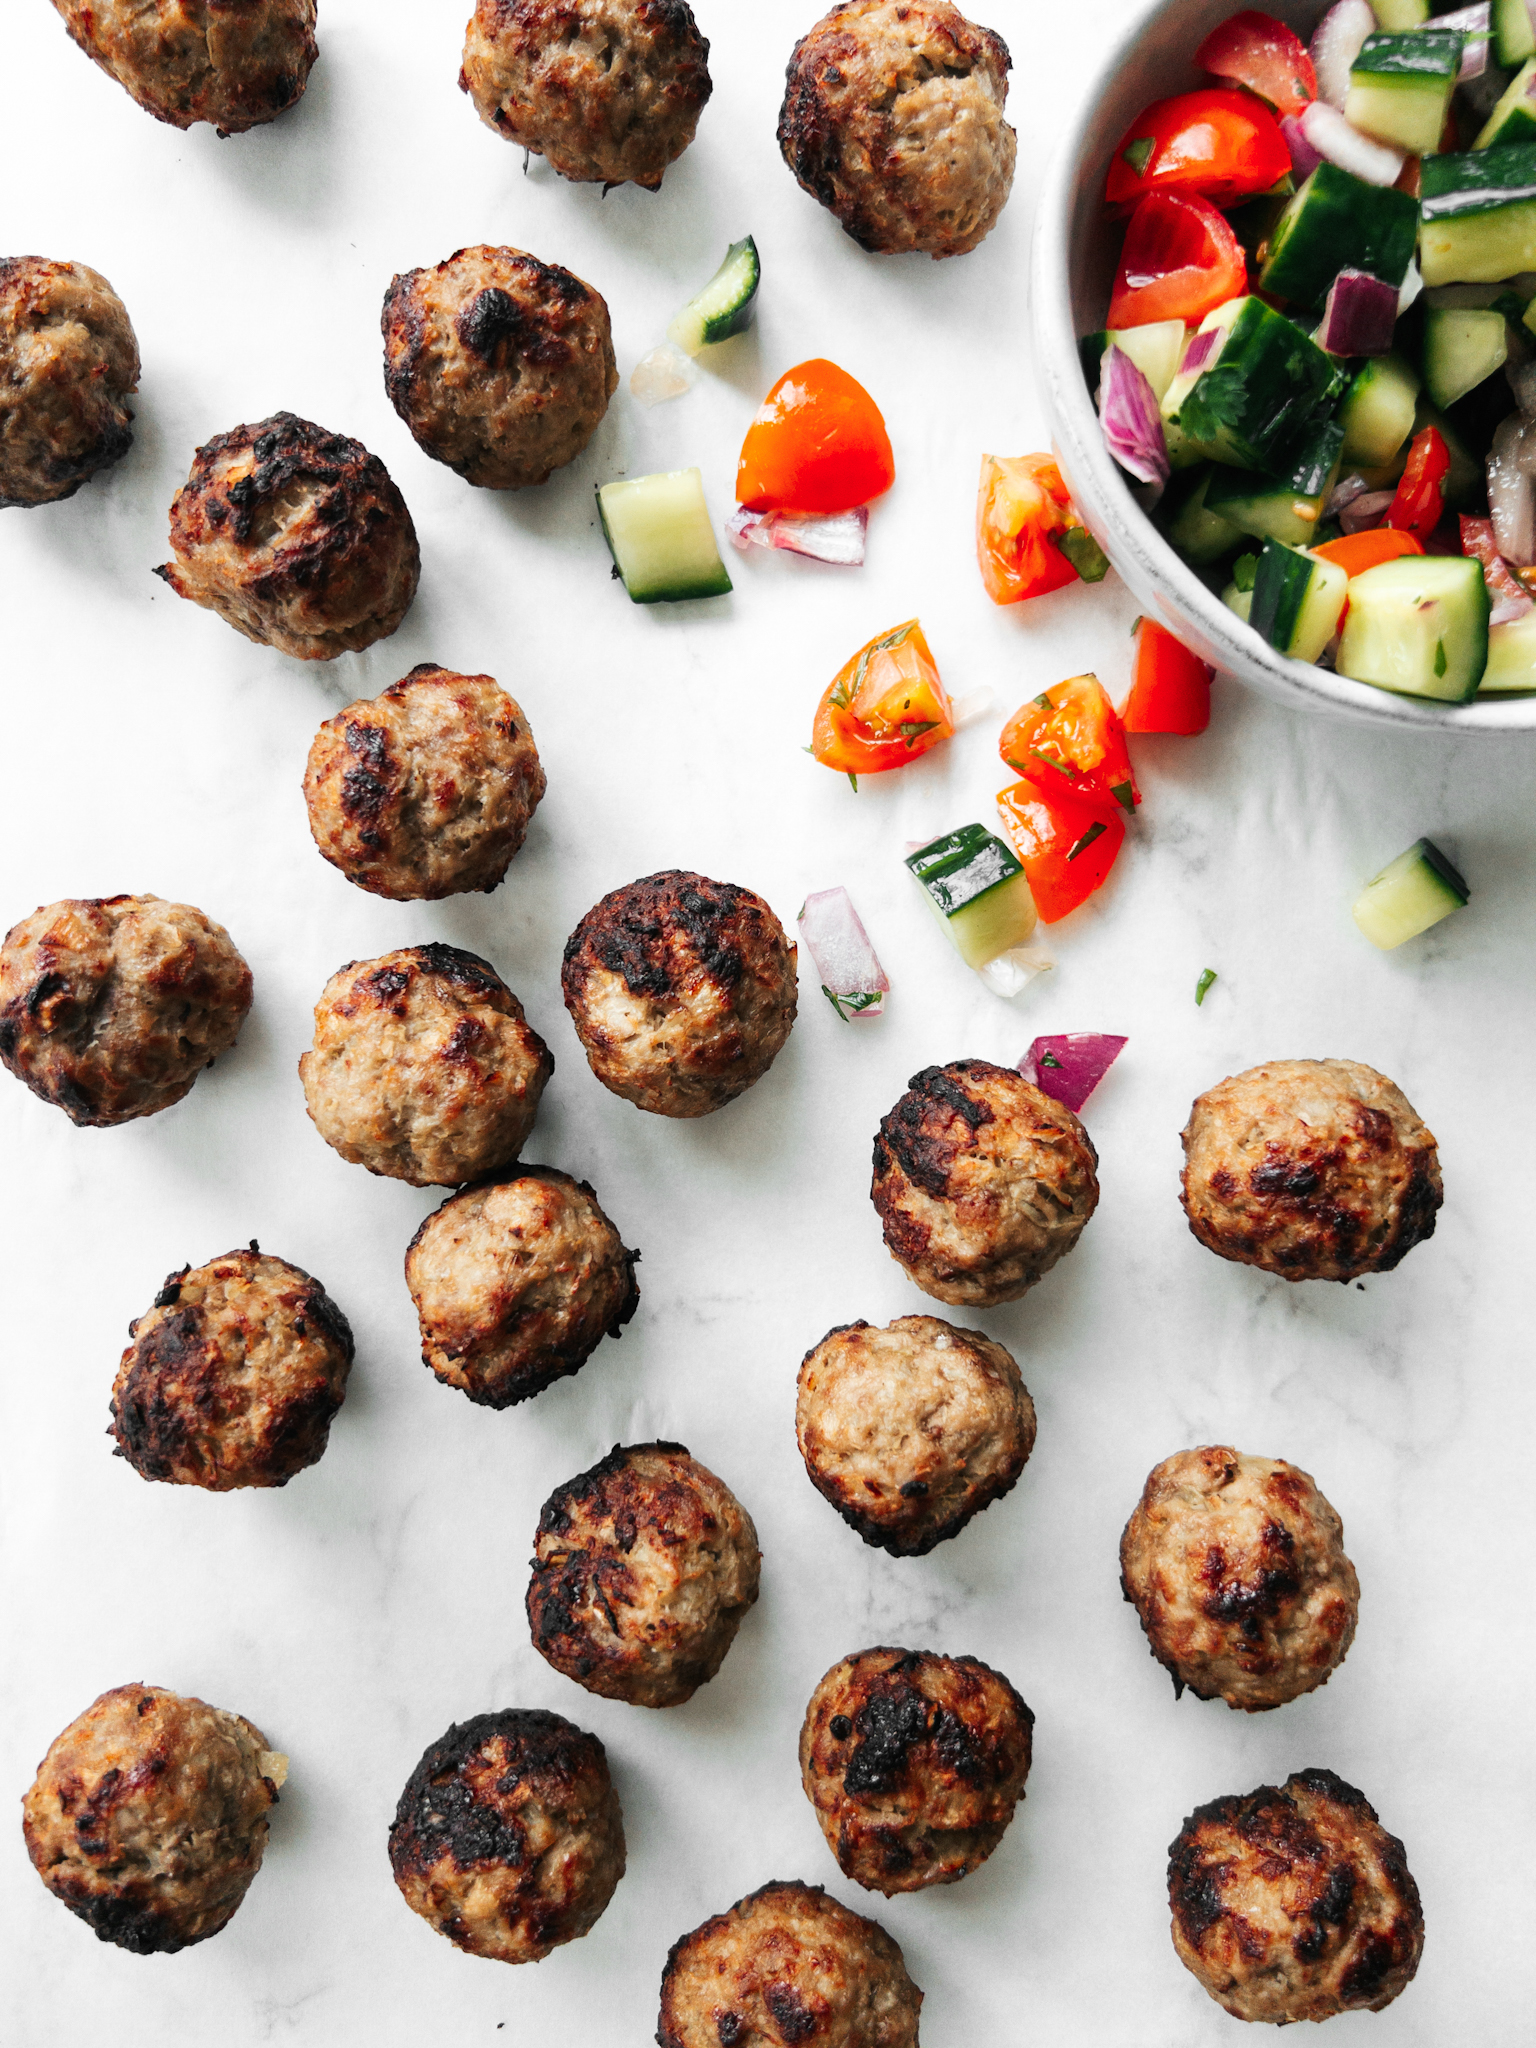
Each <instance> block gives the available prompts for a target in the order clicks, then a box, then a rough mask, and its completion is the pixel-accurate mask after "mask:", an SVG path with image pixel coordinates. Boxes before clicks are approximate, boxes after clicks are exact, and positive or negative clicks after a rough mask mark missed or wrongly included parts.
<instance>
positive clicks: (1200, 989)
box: [1195, 967, 1220, 1010]
mask: <svg viewBox="0 0 1536 2048" xmlns="http://www.w3.org/2000/svg"><path fill="white" fill-rule="evenodd" d="M1219 979H1220V976H1219V975H1218V974H1217V972H1216V970H1215V968H1214V967H1202V968H1201V970H1200V979H1199V980H1198V981H1197V982H1196V983H1195V1008H1196V1009H1197V1010H1198V1009H1199V1008H1200V1006H1201V1004H1202V1003H1203V1002H1204V1001H1205V999H1206V997H1207V996H1208V995H1209V994H1210V992H1211V990H1212V989H1213V988H1214V987H1215V986H1216V983H1217V981H1218V980H1219Z"/></svg>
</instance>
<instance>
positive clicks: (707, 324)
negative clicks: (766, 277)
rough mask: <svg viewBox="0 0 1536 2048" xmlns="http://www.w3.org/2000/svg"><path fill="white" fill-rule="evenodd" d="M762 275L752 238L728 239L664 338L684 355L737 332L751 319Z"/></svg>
mask: <svg viewBox="0 0 1536 2048" xmlns="http://www.w3.org/2000/svg"><path fill="white" fill-rule="evenodd" d="M762 275H763V270H762V265H761V263H760V262H759V261H758V255H757V244H756V242H754V241H753V239H752V237H751V236H750V235H746V236H744V237H743V239H742V240H741V241H739V242H732V244H731V246H730V247H729V249H727V250H726V252H725V261H724V262H723V263H722V264H721V265H720V268H719V269H718V270H717V271H716V272H715V274H714V276H713V277H712V278H711V279H710V280H709V283H708V284H707V285H705V287H704V289H703V290H702V291H701V292H695V294H694V296H693V297H692V298H691V299H690V300H689V301H688V303H687V305H686V306H684V308H683V310H682V311H681V312H680V313H679V314H678V315H677V316H676V317H675V319H674V320H673V321H672V324H671V326H670V327H668V329H667V339H668V340H669V341H675V342H676V343H677V345H678V347H679V348H680V349H682V351H683V352H684V354H685V355H690V356H696V355H697V354H698V353H699V350H700V349H701V348H705V347H708V346H709V345H710V344H711V343H713V342H717V341H727V340H729V338H730V337H731V336H732V335H733V334H740V333H741V332H742V330H743V328H745V327H746V326H747V324H748V323H749V322H750V320H751V318H752V312H753V306H754V303H755V301H756V299H757V288H758V285H759V284H760V283H761V282H762Z"/></svg>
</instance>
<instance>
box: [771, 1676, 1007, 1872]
mask: <svg viewBox="0 0 1536 2048" xmlns="http://www.w3.org/2000/svg"><path fill="white" fill-rule="evenodd" d="M1034 1725H1035V1717H1034V1715H1033V1714H1032V1713H1031V1712H1030V1711H1029V1708H1028V1707H1026V1706H1025V1704H1024V1702H1023V1701H1022V1700H1021V1699H1020V1698H1019V1696H1018V1694H1017V1693H1016V1692H1015V1691H1014V1689H1013V1687H1012V1686H1011V1685H1010V1684H1009V1683H1008V1681H1007V1679H1006V1678H1004V1677H1003V1675H1002V1673H1001V1672H1000V1671H994V1670H993V1669H992V1668H991V1666H990V1665H987V1664H983V1663H981V1662H980V1661H979V1660H978V1659H977V1658H975V1657H941V1656H939V1655H937V1654H936V1653H935V1652H934V1651H931V1650H887V1649H879V1650H860V1651H859V1652H858V1654H857V1655H856V1656H853V1657H845V1658H844V1659H843V1660H842V1662H841V1663H840V1664H834V1665H833V1667H832V1669H831V1670H830V1671H829V1672H828V1673H827V1675H826V1677H825V1678H824V1679H823V1680H822V1681H821V1683H820V1685H818V1686H817V1688H816V1690H815V1691H814V1692H813V1693H812V1694H811V1703H810V1705H809V1706H808V1707H807V1708H806V1710H805V1723H804V1726H803V1727H802V1728H801V1730H800V1782H801V1783H802V1784H803V1785H804V1787H805V1796H806V1798H807V1799H809V1800H810V1802H811V1804H812V1806H814V1807H815V1809H816V1818H817V1820H818V1821H819V1822H820V1823H821V1832H822V1833H823V1834H824V1835H825V1836H826V1838H827V1847H828V1848H829V1849H830V1850H831V1851H832V1854H833V1855H834V1856H835V1857H836V1858H837V1861H838V1865H839V1867H840V1868H841V1870H842V1873H843V1875H844V1877H851V1878H852V1879H853V1881H854V1883H855V1884H861V1885H863V1887H864V1889H865V1890H866V1891H871V1892H884V1893H885V1894H886V1896H887V1897H888V1898H889V1897H890V1896H891V1894H892V1893H894V1892H916V1891H922V1890H923V1889H924V1888H925V1887H926V1886H928V1885H931V1884H953V1883H954V1882H955V1881H956V1879H957V1878H962V1877H964V1876H965V1875H966V1873H967V1871H971V1870H975V1869H976V1868H977V1866H978V1865H979V1864H982V1863H985V1862H986V1860H987V1858H988V1857H989V1856H990V1855H991V1854H992V1851H993V1850H994V1849H995V1848H996V1847H997V1845H998V1843H999V1842H1000V1841H1001V1840H1002V1839H1003V1833H1004V1830H1005V1829H1006V1828H1007V1826H1008V1823H1009V1821H1011V1820H1012V1819H1013V1809H1014V1807H1015V1806H1016V1805H1017V1804H1018V1802H1019V1801H1020V1800H1021V1799H1022V1798H1023V1796H1024V1780H1025V1779H1026V1778H1027V1777H1028V1776H1029V1762H1030V1749H1031V1740H1032V1730H1033V1728H1034Z"/></svg>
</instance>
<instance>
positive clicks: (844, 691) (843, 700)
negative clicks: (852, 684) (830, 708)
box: [827, 683, 851, 711]
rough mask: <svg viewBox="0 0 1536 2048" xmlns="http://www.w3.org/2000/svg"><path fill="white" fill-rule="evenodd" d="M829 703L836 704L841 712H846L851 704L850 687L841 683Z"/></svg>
mask: <svg viewBox="0 0 1536 2048" xmlns="http://www.w3.org/2000/svg"><path fill="white" fill-rule="evenodd" d="M827 701H828V703H829V704H835V705H836V706H837V708H838V710H839V711H846V710H847V709H848V706H849V703H850V702H851V699H850V698H849V695H848V685H847V684H846V683H839V684H838V686H837V688H836V689H835V690H834V691H833V692H832V695H831V696H830V697H829V698H828V699H827Z"/></svg>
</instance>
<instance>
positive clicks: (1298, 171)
mask: <svg viewBox="0 0 1536 2048" xmlns="http://www.w3.org/2000/svg"><path fill="white" fill-rule="evenodd" d="M1280 133H1281V134H1282V135H1283V136H1284V137H1285V146H1286V148H1287V149H1288V150H1289V151H1290V152H1291V173H1292V175H1293V176H1294V177H1295V178H1296V179H1297V181H1298V182H1299V181H1300V180H1301V179H1303V178H1310V177H1311V175H1312V173H1313V172H1314V171H1315V170H1316V169H1317V167H1318V165H1319V164H1320V163H1321V162H1322V158H1321V157H1320V156H1319V155H1318V153H1317V151H1316V150H1315V149H1314V148H1313V147H1312V145H1311V143H1310V142H1308V140H1307V131H1306V130H1305V129H1304V128H1303V127H1302V125H1301V123H1300V121H1298V120H1297V118H1296V116H1295V115H1294V114H1287V115H1286V116H1285V118H1284V119H1283V120H1282V121H1281V123H1280Z"/></svg>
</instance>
